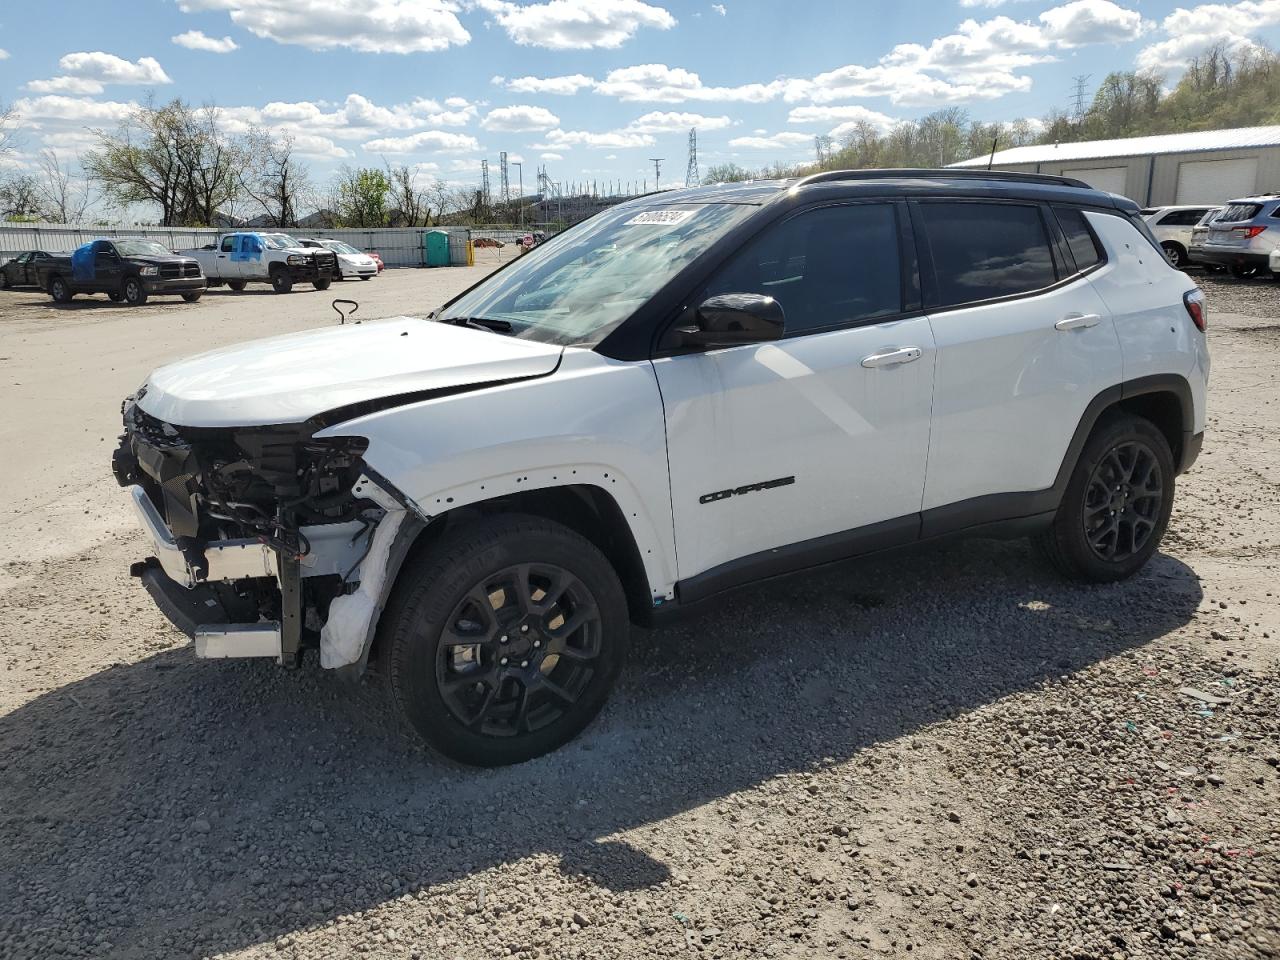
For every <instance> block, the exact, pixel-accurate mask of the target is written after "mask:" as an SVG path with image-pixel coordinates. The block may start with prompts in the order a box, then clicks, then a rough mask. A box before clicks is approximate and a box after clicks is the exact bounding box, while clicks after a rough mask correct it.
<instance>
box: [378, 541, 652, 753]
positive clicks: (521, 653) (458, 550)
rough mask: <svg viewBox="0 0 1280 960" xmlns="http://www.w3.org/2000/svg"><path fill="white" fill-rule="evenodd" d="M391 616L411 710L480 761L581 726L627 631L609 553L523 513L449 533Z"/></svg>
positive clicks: (428, 729)
mask: <svg viewBox="0 0 1280 960" xmlns="http://www.w3.org/2000/svg"><path fill="white" fill-rule="evenodd" d="M383 622H384V623H385V624H386V630H387V632H386V634H385V643H386V649H388V651H389V654H388V657H389V664H388V671H387V672H388V675H389V678H390V685H391V690H392V695H393V696H394V698H395V701H396V704H397V706H398V707H399V708H400V711H401V713H402V714H403V716H404V718H405V719H406V720H407V721H408V722H409V724H410V725H411V726H412V727H413V729H414V730H415V731H416V732H417V733H418V735H419V736H421V737H422V739H423V740H425V741H426V743H427V745H428V746H430V747H431V748H432V749H433V750H435V751H437V752H439V753H441V754H443V755H444V756H446V757H448V758H450V759H452V760H455V761H458V762H460V763H466V764H473V765H475V766H483V767H492V766H502V765H504V764H510V763H520V762H523V761H525V760H530V759H532V758H534V757H537V756H541V755H542V754H544V753H547V752H549V751H551V750H554V749H556V748H557V747H559V746H561V745H562V744H564V743H566V742H567V741H569V740H571V739H572V738H573V737H575V736H577V735H578V734H579V733H580V732H581V731H582V730H583V728H585V727H586V726H587V724H588V723H590V722H591V720H592V719H593V718H594V717H595V715H596V714H597V713H598V712H599V711H600V708H601V707H602V706H603V705H604V701H605V699H606V697H607V696H608V694H609V691H610V689H611V688H612V687H613V684H614V681H615V680H616V679H617V676H618V673H619V671H620V670H621V669H622V664H623V661H624V659H625V657H626V650H627V645H628V641H629V639H630V623H629V620H628V617H627V604H626V598H625V596H624V594H623V590H622V585H621V583H620V582H619V581H618V576H617V574H616V573H615V572H614V569H613V567H612V566H611V565H610V563H609V561H608V560H607V559H606V558H605V556H604V554H602V553H601V552H600V551H599V550H598V549H597V548H596V547H595V545H594V544H592V543H590V542H589V541H588V540H586V539H584V538H583V537H581V536H579V535H578V534H576V533H574V532H573V531H571V530H569V529H568V528H567V527H564V526H561V525H560V524H558V523H553V522H551V521H548V520H543V519H541V518H537V517H530V516H521V515H506V516H495V517H490V518H487V519H483V520H480V521H477V522H475V523H473V524H471V525H469V526H466V527H464V528H462V529H461V530H459V531H458V532H456V533H453V534H447V535H446V537H445V539H444V540H443V541H442V542H441V543H439V544H438V545H436V546H435V547H433V548H432V549H431V550H430V551H429V552H428V553H426V554H424V555H423V556H421V557H420V558H418V559H417V560H416V561H415V562H413V563H412V565H410V566H408V567H406V568H405V570H404V571H403V572H402V573H401V575H400V580H399V582H398V583H397V585H396V589H395V593H394V594H393V597H392V600H391V603H390V605H389V606H388V609H387V616H385V617H384V618H383Z"/></svg>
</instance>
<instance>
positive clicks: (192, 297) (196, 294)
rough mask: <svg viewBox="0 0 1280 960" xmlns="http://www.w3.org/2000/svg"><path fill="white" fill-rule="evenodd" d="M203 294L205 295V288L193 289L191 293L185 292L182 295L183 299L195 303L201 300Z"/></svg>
mask: <svg viewBox="0 0 1280 960" xmlns="http://www.w3.org/2000/svg"><path fill="white" fill-rule="evenodd" d="M202 296H204V291H203V290H196V291H193V292H191V293H184V294H183V295H182V299H183V300H185V301H187V303H195V302H196V301H197V300H199V299H200V298H201V297H202Z"/></svg>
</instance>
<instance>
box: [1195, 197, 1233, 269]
mask: <svg viewBox="0 0 1280 960" xmlns="http://www.w3.org/2000/svg"><path fill="white" fill-rule="evenodd" d="M1223 209H1225V208H1223V207H1214V208H1213V209H1211V210H1210V211H1209V212H1208V213H1206V214H1205V215H1204V216H1203V217H1201V218H1200V220H1199V222H1198V223H1196V225H1195V226H1194V227H1192V228H1191V241H1190V242H1189V243H1188V244H1187V256H1188V257H1190V258H1191V262H1192V263H1197V264H1200V265H1201V266H1203V267H1204V268H1205V269H1207V270H1208V271H1209V272H1211V273H1220V272H1222V270H1224V269H1225V268H1224V267H1223V266H1222V264H1220V263H1212V264H1211V263H1206V262H1205V259H1204V245H1205V241H1206V240H1208V239H1209V224H1211V223H1213V221H1214V220H1217V219H1218V216H1219V214H1221V213H1222V211H1223Z"/></svg>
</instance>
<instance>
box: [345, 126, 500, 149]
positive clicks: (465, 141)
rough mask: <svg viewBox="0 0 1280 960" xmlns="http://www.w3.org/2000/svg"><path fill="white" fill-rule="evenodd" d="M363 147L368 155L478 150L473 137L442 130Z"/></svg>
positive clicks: (372, 142)
mask: <svg viewBox="0 0 1280 960" xmlns="http://www.w3.org/2000/svg"><path fill="white" fill-rule="evenodd" d="M363 146H364V148H365V149H366V150H368V151H369V152H370V153H417V152H419V151H432V152H434V153H470V152H473V151H476V150H479V149H480V144H479V143H477V142H476V138H475V137H473V136H470V135H469V134H465V133H448V132H446V131H444V130H424V131H422V132H421V133H414V134H411V135H410V136H407V137H382V138H380V139H377V140H370V141H369V142H368V143H365V144H363Z"/></svg>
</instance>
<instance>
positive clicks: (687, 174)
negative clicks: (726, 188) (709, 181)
mask: <svg viewBox="0 0 1280 960" xmlns="http://www.w3.org/2000/svg"><path fill="white" fill-rule="evenodd" d="M701 182H702V177H701V176H700V175H699V174H698V128H697V127H692V128H691V129H690V130H689V166H688V167H687V168H686V169H685V171H684V185H685V186H686V187H696V186H697V185H698V184H699V183H701Z"/></svg>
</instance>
